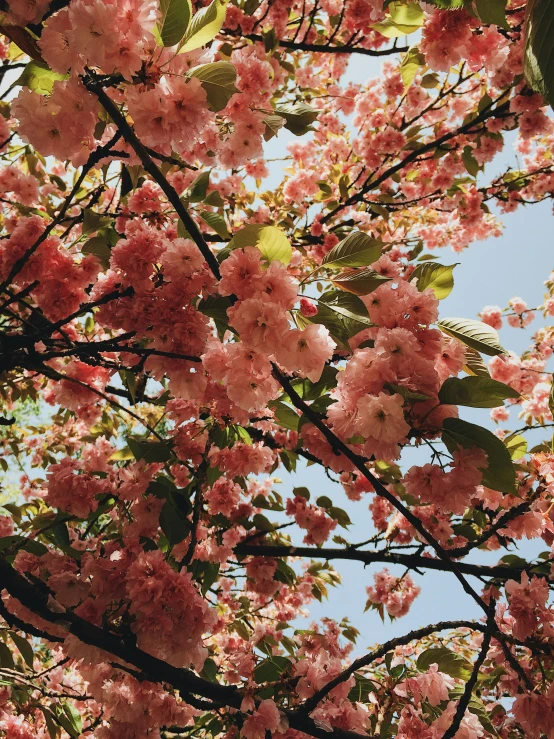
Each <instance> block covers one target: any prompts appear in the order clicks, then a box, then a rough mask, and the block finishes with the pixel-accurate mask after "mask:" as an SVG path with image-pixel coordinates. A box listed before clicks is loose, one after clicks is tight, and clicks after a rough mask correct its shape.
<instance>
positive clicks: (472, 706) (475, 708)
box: [448, 675, 498, 736]
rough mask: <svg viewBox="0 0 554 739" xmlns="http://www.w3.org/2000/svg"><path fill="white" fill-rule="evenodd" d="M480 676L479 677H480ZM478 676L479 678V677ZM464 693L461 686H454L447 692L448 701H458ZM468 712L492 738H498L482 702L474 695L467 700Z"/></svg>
mask: <svg viewBox="0 0 554 739" xmlns="http://www.w3.org/2000/svg"><path fill="white" fill-rule="evenodd" d="M480 676H481V675H480ZM480 676H479V677H480ZM463 692H464V688H463V686H461V685H456V687H454V688H452V690H450V691H449V692H448V697H449V698H450V700H454V701H459V700H460V698H461V697H462V695H463ZM468 710H469V712H470V713H473V714H475V716H477V718H478V719H479V722H480V724H481V726H482V727H483V728H484V729H485V730H486V731H487V732H488V733H489V734H491V735H492V736H498V732H497V731H496V729H495V728H494V726H493V724H492V723H491V715H490V713H489V712H488V711H487V709H486V707H485V704H484V703H483V701H482V700H481V699H480V698H479V697H478V696H476V695H472V696H471V698H470V699H469V705H468Z"/></svg>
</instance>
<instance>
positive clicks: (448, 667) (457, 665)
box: [417, 647, 472, 680]
mask: <svg viewBox="0 0 554 739" xmlns="http://www.w3.org/2000/svg"><path fill="white" fill-rule="evenodd" d="M433 664H436V665H437V666H438V668H439V671H440V672H444V673H445V674H446V675H450V677H455V678H458V679H460V680H467V679H468V678H469V677H470V676H471V671H472V664H471V662H469V660H467V659H465V657H462V656H461V654H456V653H455V652H452V651H450V649H447V648H446V647H434V648H432V649H426V650H425V651H424V652H422V653H421V654H420V655H419V657H418V660H417V669H418V670H420V671H421V672H427V671H428V669H429V667H430V666H431V665H433Z"/></svg>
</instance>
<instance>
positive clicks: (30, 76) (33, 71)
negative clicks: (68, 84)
mask: <svg viewBox="0 0 554 739" xmlns="http://www.w3.org/2000/svg"><path fill="white" fill-rule="evenodd" d="M67 77H68V75H66V74H58V73H57V72H53V71H52V70H51V69H50V67H49V66H48V65H47V64H44V62H37V61H30V62H29V64H27V66H26V67H25V69H24V70H23V72H22V73H21V75H20V76H19V78H18V79H17V80H16V81H15V82H14V83H13V85H12V87H16V86H19V87H28V88H29V90H32V91H33V92H37V93H38V94H39V95H50V93H51V92H52V88H53V87H54V82H57V81H58V80H65V79H67Z"/></svg>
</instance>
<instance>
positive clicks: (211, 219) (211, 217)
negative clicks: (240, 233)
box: [200, 210, 231, 239]
mask: <svg viewBox="0 0 554 739" xmlns="http://www.w3.org/2000/svg"><path fill="white" fill-rule="evenodd" d="M200 217H201V218H202V220H203V221H206V223H207V224H208V226H209V227H210V228H211V229H212V230H213V231H215V232H216V234H217V235H218V236H221V238H222V239H230V238H231V234H230V233H229V231H228V230H227V224H226V223H225V218H223V216H222V215H220V214H219V213H213V212H211V211H206V210H203V211H201V213H200Z"/></svg>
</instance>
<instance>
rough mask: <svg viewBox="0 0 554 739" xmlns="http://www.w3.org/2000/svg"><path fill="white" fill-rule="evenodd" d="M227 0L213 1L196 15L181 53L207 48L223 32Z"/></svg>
mask: <svg viewBox="0 0 554 739" xmlns="http://www.w3.org/2000/svg"><path fill="white" fill-rule="evenodd" d="M226 9H227V0H212V2H211V3H210V4H209V5H208V6H207V7H205V8H202V9H201V10H199V11H198V13H196V15H195V16H194V17H193V19H192V22H191V24H190V25H189V27H188V29H187V32H186V34H185V37H184V39H183V41H182V45H180V46H179V52H183V51H193V50H194V49H199V48H200V47H201V46H205V45H206V44H208V43H209V42H210V41H213V39H214V38H215V37H216V36H217V34H218V33H219V32H220V31H221V28H222V26H223V22H224V20H225V12H226Z"/></svg>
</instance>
